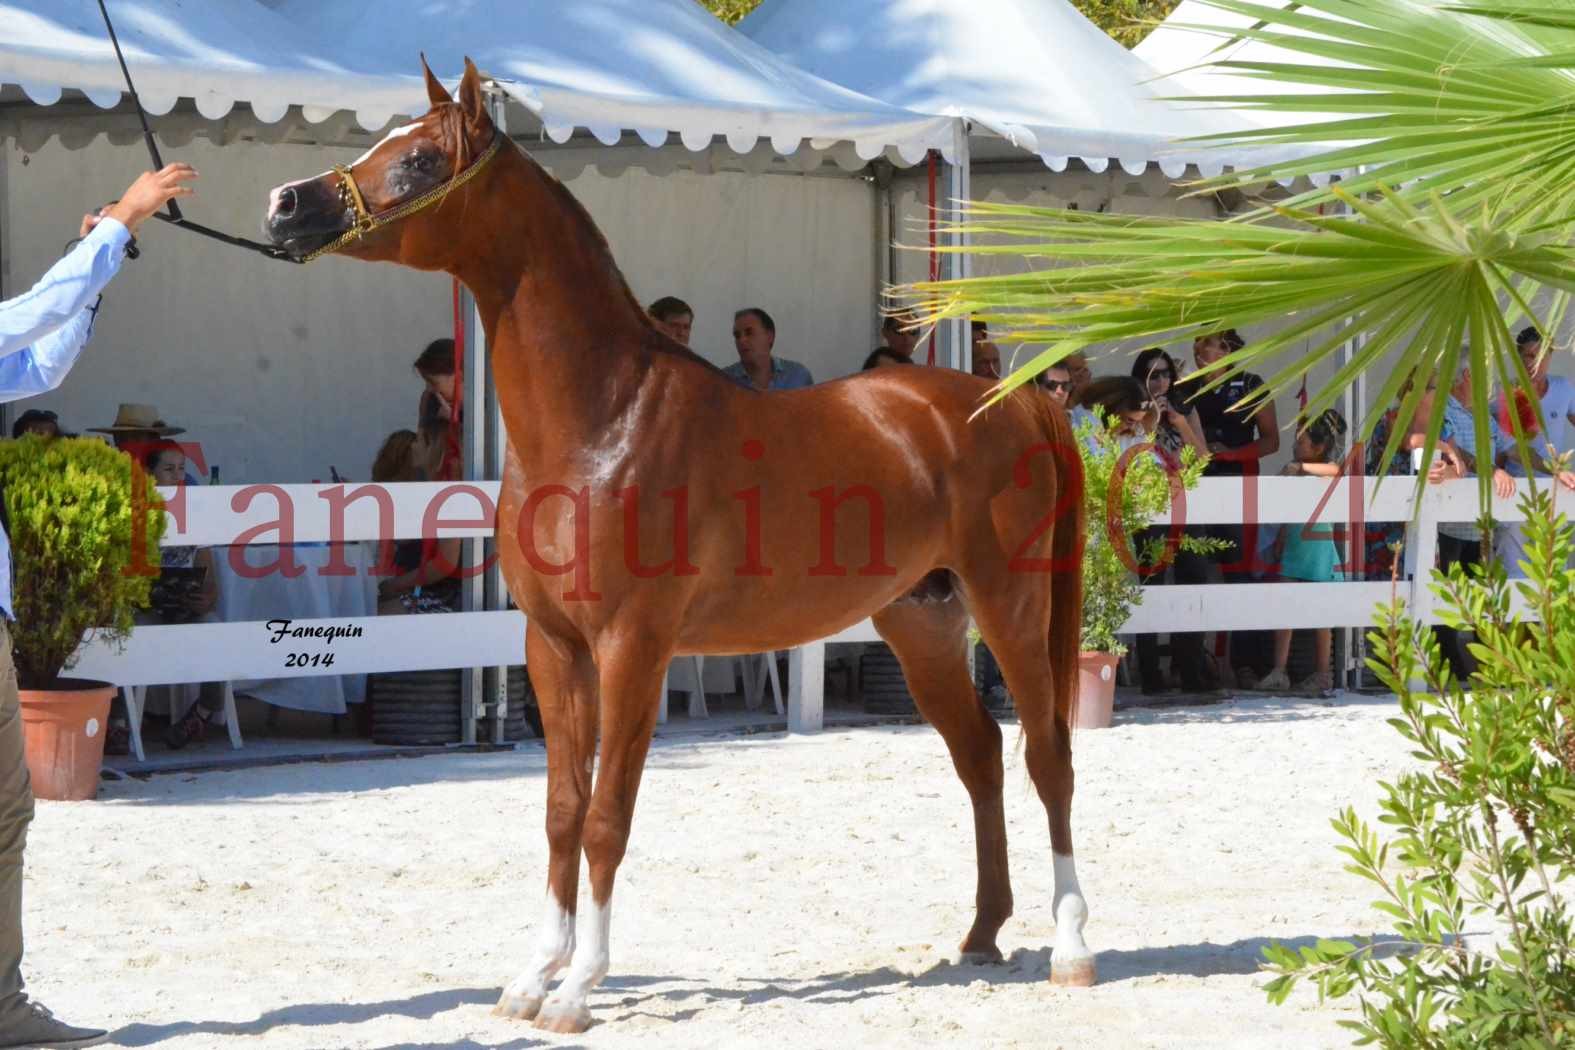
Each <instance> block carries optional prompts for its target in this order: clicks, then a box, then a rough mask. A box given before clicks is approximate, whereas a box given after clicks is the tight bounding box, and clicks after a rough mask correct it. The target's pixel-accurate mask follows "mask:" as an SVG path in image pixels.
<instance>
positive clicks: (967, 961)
mask: <svg viewBox="0 0 1575 1050" xmlns="http://www.w3.org/2000/svg"><path fill="white" fill-rule="evenodd" d="M957 962H958V964H959V965H962V966H999V965H1000V963H1001V949H999V948H997V947H996V946H995V945H993V944H992V945H990V947H988V948H964V949H963V950H962V955H961V956H960V957H959V958H958V960H957Z"/></svg>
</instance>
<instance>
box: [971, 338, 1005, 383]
mask: <svg viewBox="0 0 1575 1050" xmlns="http://www.w3.org/2000/svg"><path fill="white" fill-rule="evenodd" d="M972 356H973V369H972V370H973V374H974V375H976V376H978V377H979V378H980V379H988V380H990V381H992V382H993V381H995V380H997V379H1000V378H1001V351H1000V350H999V349H997V347H996V345H995V344H994V343H990V342H982V341H980V340H977V339H976V340H974V344H973V355H972Z"/></svg>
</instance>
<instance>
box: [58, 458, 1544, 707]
mask: <svg viewBox="0 0 1575 1050" xmlns="http://www.w3.org/2000/svg"><path fill="white" fill-rule="evenodd" d="M1544 483H1545V482H1544ZM1529 484H1530V483H1529V482H1525V481H1522V482H1521V483H1520V492H1524V491H1525V489H1526V488H1527V487H1528V485H1529ZM498 487H499V483H498V482H496V481H491V482H469V483H466V482H461V483H453V484H445V483H430V482H424V483H404V484H396V485H386V486H375V485H370V484H365V485H361V484H339V485H253V486H211V487H189V488H186V489H183V490H171V489H161V490H160V491H161V493H162V494H163V495H164V496H165V498H166V500H168V501H169V504H170V509H169V514H168V517H169V528H168V530H167V532H166V535H165V536H164V539H163V543H164V544H165V545H200V546H236V545H251V544H281V543H282V544H288V543H308V542H312V543H320V542H350V541H360V540H374V539H378V538H380V537H381V538H389V539H412V538H417V537H420V536H421V535H422V534H423V532H429V533H430V532H435V533H436V534H437V535H441V536H460V537H472V538H475V537H485V536H490V535H491V534H492V529H493V521H494V519H495V516H496V504H497V497H498ZM1519 494H1520V493H1519V492H1518V493H1517V494H1516V497H1514V498H1511V499H1508V500H1501V499H1495V501H1494V503H1493V508H1492V509H1493V515H1494V517H1495V518H1496V519H1497V520H1499V521H1504V522H1513V521H1519V520H1521V514H1520V512H1519V510H1518V507H1517V505H1516V501H1517V499H1518V497H1519ZM1415 498H1416V490H1415V487H1414V484H1413V479H1410V478H1390V479H1387V480H1386V481H1385V482H1384V483H1383V484H1382V486H1380V485H1379V484H1378V479H1375V478H1347V479H1339V480H1337V481H1335V482H1333V483H1331V482H1329V481H1327V480H1322V479H1317V478H1281V477H1273V478H1261V479H1246V480H1243V479H1237V478H1206V479H1204V480H1203V482H1202V483H1200V484H1199V486H1198V487H1197V489H1195V490H1194V491H1192V492H1190V493H1188V494H1187V498H1186V501H1185V505H1184V506H1180V507H1178V508H1177V514H1176V517H1177V520H1178V521H1180V522H1184V523H1185V524H1187V525H1230V524H1242V523H1244V522H1247V523H1254V524H1258V525H1277V524H1287V525H1298V524H1314V523H1321V524H1335V525H1345V526H1346V527H1348V528H1349V527H1356V526H1363V525H1365V524H1366V523H1367V522H1386V521H1387V522H1409V521H1411V520H1412V518H1413V511H1414V510H1415V511H1418V513H1416V515H1415V524H1414V525H1412V526H1411V527H1410V528H1409V529H1408V532H1407V548H1408V552H1409V553H1410V554H1411V555H1412V557H1411V558H1410V559H1409V560H1411V562H1412V563H1413V564H1415V565H1421V566H1431V565H1432V564H1433V561H1434V554H1435V551H1436V548H1437V531H1438V528H1437V527H1438V523H1439V522H1462V521H1473V520H1475V519H1476V517H1477V516H1478V513H1479V508H1478V504H1477V488H1476V484H1475V482H1473V481H1456V482H1449V483H1446V484H1444V485H1438V486H1429V487H1428V488H1427V489H1426V491H1425V492H1424V493H1423V495H1422V498H1421V505H1420V507H1417V506H1416V504H1415V503H1414V500H1415ZM1156 524H1164V522H1157V523H1156ZM1099 526H1100V523H1098V522H1091V523H1090V528H1097V527H1099ZM1427 577H1428V573H1426V572H1418V573H1415V575H1414V578H1413V579H1411V580H1407V581H1402V582H1401V584H1400V588H1401V590H1400V596H1401V597H1404V598H1406V599H1407V601H1408V603H1409V604H1410V605H1411V608H1412V611H1413V615H1415V616H1417V617H1418V618H1420V619H1423V620H1424V621H1426V622H1432V621H1433V620H1435V619H1436V616H1435V613H1434V604H1433V596H1432V594H1431V592H1430V591H1429V590H1428V588H1427V586H1426V582H1427ZM1393 593H1394V591H1393V587H1392V585H1391V584H1390V583H1387V582H1370V581H1353V582H1344V583H1321V584H1320V583H1252V584H1235V585H1219V584H1204V585H1193V586H1169V587H1154V588H1147V589H1145V592H1144V596H1143V601H1142V604H1141V605H1139V606H1138V607H1137V609H1136V610H1135V611H1134V613H1133V616H1132V618H1131V620H1130V621H1129V622H1128V624H1127V631H1128V632H1129V633H1147V632H1163V631H1168V630H1170V629H1172V628H1174V627H1176V626H1177V625H1181V624H1184V625H1186V627H1187V629H1188V630H1193V631H1234V630H1244V629H1256V628H1266V627H1272V628H1311V627H1336V628H1340V627H1363V626H1366V625H1368V624H1369V623H1370V622H1371V620H1372V614H1373V608H1374V606H1375V605H1376V604H1377V603H1379V602H1384V601H1388V600H1389V599H1390V597H1391V595H1392V594H1393ZM291 626H292V627H293V628H308V629H311V628H334V629H336V630H335V632H334V633H333V634H332V636H326V637H324V636H315V635H311V634H308V635H305V636H300V637H296V636H292V637H288V638H275V637H274V636H275V634H276V630H277V625H275V626H270V625H269V623H267V622H263V621H257V622H250V623H218V624H212V623H203V624H186V625H179V626H147V627H138V628H136V630H135V631H134V632H133V633H132V635H131V637H130V638H129V639H128V640H127V642H126V644H125V646H124V647H123V648H121V649H116V648H114V647H112V646H110V645H109V644H107V643H105V642H104V641H103V640H102V639H95V638H90V639H89V640H88V641H87V642H86V643H85V644H84V647H83V649H82V651H81V653H80V661H79V663H78V665H77V667H76V669H75V670H74V672H73V673H75V674H77V675H80V676H84V677H92V678H98V679H102V680H104V681H110V682H114V683H116V684H118V685H143V684H162V683H173V682H192V681H215V680H241V679H256V678H286V677H304V676H312V675H326V674H363V673H373V672H382V671H405V670H423V669H437V668H449V667H476V668H480V667H497V666H507V665H515V664H519V663H521V662H523V660H524V644H523V639H524V627H525V618H524V616H523V615H522V614H521V613H520V612H518V611H516V610H490V611H480V612H467V613H454V614H449V615H436V616H389V617H363V618H357V619H349V620H334V621H327V620H296V621H293V622H292V624H291ZM876 640H878V635H877V634H876V633H875V629H874V626H873V624H872V623H871V622H870V621H869V620H865V621H863V622H862V623H859V624H856V625H854V626H852V627H849V628H847V629H846V630H843V631H840V632H838V633H836V634H834V635H831V636H830V637H827V638H823V639H819V640H817V641H812V642H809V643H807V644H805V645H803V646H800V647H799V648H798V649H795V650H793V651H792V652H791V654H790V660H789V682H788V693H789V703H788V707H789V712H788V720H789V724H790V727H791V728H793V729H794V730H795V731H813V730H815V729H818V728H819V727H820V725H821V720H822V711H823V703H824V699H823V688H824V681H823V674H824V666H825V647H826V645H827V644H829V643H835V642H863V641H876ZM291 653H305V654H308V655H309V656H310V655H311V654H318V656H319V659H318V661H316V662H315V663H314V662H312V661H310V660H309V661H307V663H306V666H295V667H290V666H286V656H287V654H291ZM329 654H331V655H332V662H331V663H328V664H326V665H325V664H323V663H322V662H321V659H322V657H325V656H328V655H329Z"/></svg>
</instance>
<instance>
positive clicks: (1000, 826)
mask: <svg viewBox="0 0 1575 1050" xmlns="http://www.w3.org/2000/svg"><path fill="white" fill-rule="evenodd" d="M874 620H875V629H876V630H877V631H879V632H880V635H881V637H882V638H884V639H885V640H886V643H887V644H888V645H890V646H891V648H892V651H893V652H895V653H896V654H897V659H898V660H900V661H901V662H902V673H903V675H904V677H906V678H907V680H908V690H909V691H910V692H911V693H912V694H913V699H914V702H915V703H917V704H918V705H919V711H920V712H921V713H922V714H923V715H924V717H925V718H926V719H927V720H928V721H929V723H930V724H931V725H933V726H934V727H935V728H936V730H937V731H938V732H939V733H940V734H941V738H942V739H944V740H945V741H946V747H947V749H948V750H949V751H950V752H951V757H952V765H953V766H954V767H955V768H956V770H957V775H958V776H959V777H961V778H962V782H963V787H965V788H966V789H967V791H968V797H969V800H970V801H972V803H973V830H974V843H975V846H976V848H977V850H978V860H979V884H978V891H977V893H976V895H975V909H976V910H975V916H974V922H973V928H972V929H971V930H969V931H968V936H967V937H966V938H965V939H964V940H963V942H962V952H963V957H964V958H965V959H973V960H989V961H996V960H999V959H1000V958H1001V952H1000V949H998V948H997V947H996V945H995V935H996V933H997V932H999V931H1000V929H1001V926H1002V924H1004V923H1005V922H1006V920H1007V919H1008V918H1010V917H1011V914H1012V884H1011V878H1010V876H1009V874H1008V872H1007V860H1006V813H1005V808H1004V805H1003V803H1002V799H1001V788H1002V783H1003V779H1004V777H1003V773H1002V769H1001V729H1000V726H998V725H996V722H995V719H994V718H993V717H991V715H990V713H989V712H988V711H986V710H985V708H984V704H983V703H982V702H981V701H980V700H979V697H978V694H977V693H976V692H975V691H974V687H973V680H972V679H971V678H970V677H969V675H968V648H967V646H968V611H967V609H966V608H965V607H964V605H963V603H962V599H961V596H960V595H958V594H957V593H956V592H955V591H952V592H951V595H950V597H949V598H947V599H946V600H944V601H938V602H924V603H918V602H913V601H900V602H897V603H895V604H893V605H890V606H887V607H886V608H885V609H883V610H881V611H880V612H879V613H877V614H876V615H875V617H874Z"/></svg>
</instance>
